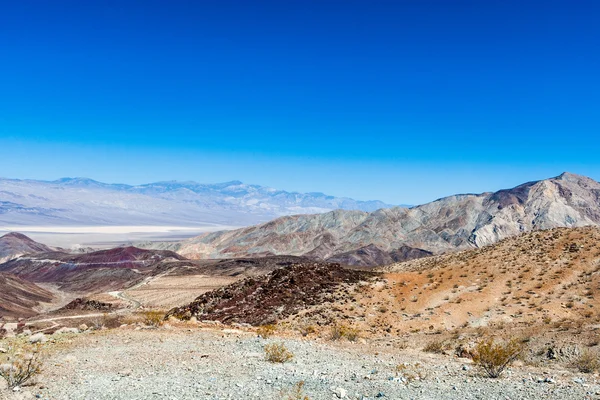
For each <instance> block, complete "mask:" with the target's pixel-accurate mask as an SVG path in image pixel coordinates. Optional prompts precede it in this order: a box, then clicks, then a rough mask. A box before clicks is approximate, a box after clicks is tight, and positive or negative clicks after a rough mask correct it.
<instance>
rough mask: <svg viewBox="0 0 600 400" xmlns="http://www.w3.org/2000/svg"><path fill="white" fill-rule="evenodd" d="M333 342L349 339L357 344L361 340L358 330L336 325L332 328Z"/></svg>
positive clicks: (331, 336)
mask: <svg viewBox="0 0 600 400" xmlns="http://www.w3.org/2000/svg"><path fill="white" fill-rule="evenodd" d="M330 338H331V340H340V339H344V338H345V339H348V340H349V341H350V342H355V341H357V340H358V338H359V331H358V329H356V328H353V327H350V326H348V325H344V324H335V325H334V326H333V327H332V328H331V335H330Z"/></svg>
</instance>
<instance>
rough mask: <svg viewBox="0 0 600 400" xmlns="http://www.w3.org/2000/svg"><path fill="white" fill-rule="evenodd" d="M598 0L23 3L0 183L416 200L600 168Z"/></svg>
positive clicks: (9, 46) (9, 9)
mask: <svg viewBox="0 0 600 400" xmlns="http://www.w3.org/2000/svg"><path fill="white" fill-rule="evenodd" d="M598 20H600V3H598V2H594V1H577V2H572V1H561V2H559V1H428V0H419V1H400V0H396V1H348V0H339V1H327V0H320V1H308V0H304V1H292V0H290V1H288V0H286V1H239V2H233V1H226V0H219V1H175V2H173V1H149V0H144V1H127V0H123V1H62V0H59V1H53V2H49V1H19V2H3V4H2V17H1V23H0V57H2V59H1V61H2V62H0V176H4V177H11V178H37V179H56V178H59V177H64V176H87V177H90V178H94V179H97V180H101V181H107V182H123V183H145V182H151V181H158V180H172V179H176V180H195V181H199V182H206V183H211V182H220V181H227V180H234V179H239V180H242V181H245V182H248V183H257V184H263V185H269V186H273V187H277V188H281V189H286V190H296V191H321V192H325V193H329V194H333V195H345V196H350V197H355V198H358V199H381V200H384V201H387V202H390V203H396V204H399V203H409V204H418V203H422V202H426V201H430V200H433V199H435V198H438V197H441V196H445V195H450V194H453V193H461V192H481V191H488V190H496V189H500V188H504V187H510V186H514V185H516V184H519V183H522V182H525V181H528V180H534V179H541V178H546V177H550V176H555V175H558V174H560V173H561V172H563V171H571V172H576V173H581V174H584V175H588V176H591V177H592V178H595V179H600V156H599V154H600V153H599V150H600V74H599V73H598V71H600V26H599V24H598Z"/></svg>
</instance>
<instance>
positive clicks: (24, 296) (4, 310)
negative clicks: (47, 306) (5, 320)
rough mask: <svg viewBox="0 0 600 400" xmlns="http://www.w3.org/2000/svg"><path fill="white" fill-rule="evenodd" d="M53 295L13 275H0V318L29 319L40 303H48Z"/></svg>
mask: <svg viewBox="0 0 600 400" xmlns="http://www.w3.org/2000/svg"><path fill="white" fill-rule="evenodd" d="M53 297H54V296H53V294H52V293H51V292H49V291H47V290H45V289H42V288H41V287H39V286H37V285H35V284H33V283H31V282H27V281H25V280H23V279H21V278H19V277H17V276H15V275H12V274H6V273H0V317H3V316H9V317H30V316H32V315H35V314H37V313H36V312H35V311H34V309H35V308H36V307H37V306H38V305H39V304H40V303H49V302H50V301H52V299H53Z"/></svg>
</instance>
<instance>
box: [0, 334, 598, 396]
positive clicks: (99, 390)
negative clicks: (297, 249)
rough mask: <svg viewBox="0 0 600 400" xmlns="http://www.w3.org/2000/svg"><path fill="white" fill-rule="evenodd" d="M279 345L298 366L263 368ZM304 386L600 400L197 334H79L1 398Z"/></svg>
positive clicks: (342, 346)
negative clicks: (269, 350)
mask: <svg viewBox="0 0 600 400" xmlns="http://www.w3.org/2000/svg"><path fill="white" fill-rule="evenodd" d="M273 342H283V343H284V344H285V346H286V347H287V348H288V349H289V350H290V351H291V352H292V353H293V354H294V358H293V359H292V361H290V362H287V363H285V364H273V363H270V362H267V361H265V359H264V350H263V347H264V345H265V344H267V343H273ZM404 363H407V366H406V368H405V370H404V372H403V373H397V371H396V366H397V365H399V364H404ZM417 363H419V365H415V364H417ZM419 374H420V375H422V376H423V378H422V379H418V380H412V381H411V382H407V379H405V378H408V377H409V375H412V376H413V377H415V376H416V375H419ZM299 381H304V382H305V386H304V393H305V394H306V395H307V396H309V398H310V399H312V400H316V399H337V398H347V399H374V398H383V399H385V398H389V399H461V400H465V399H588V398H589V399H593V398H598V399H600V385H599V384H598V381H597V376H594V375H584V374H574V373H572V372H569V371H558V370H555V369H554V370H550V369H546V370H544V369H541V368H530V367H515V368H513V370H511V371H509V374H507V375H506V377H504V378H502V379H487V378H483V377H480V376H478V373H477V371H476V370H475V369H473V368H472V366H471V364H470V362H469V361H468V360H463V359H456V358H453V357H449V356H438V355H431V354H426V353H423V352H421V351H417V350H411V349H404V350H393V349H392V348H391V347H387V346H380V347H377V346H374V345H370V344H367V343H358V344H350V343H348V342H345V343H343V342H340V343H330V342H318V341H315V340H300V339H279V338H274V337H273V338H269V339H262V338H259V337H256V335H254V334H252V333H247V332H243V331H236V330H223V331H221V330H202V329H198V328H193V329H185V328H172V329H159V330H133V329H128V328H125V329H118V330H113V331H104V332H100V333H84V334H79V335H77V336H75V337H74V338H73V341H72V343H70V344H68V345H66V346H64V347H61V348H60V349H59V350H58V351H56V352H53V354H52V355H51V356H50V358H49V359H48V361H47V363H46V368H45V371H44V373H43V374H42V375H41V376H40V377H39V379H38V384H37V385H36V386H32V387H27V388H23V390H22V391H21V392H18V393H12V392H7V391H6V390H2V389H0V392H2V393H3V394H0V398H3V397H5V398H6V399H10V400H13V399H27V398H36V397H37V398H42V399H52V400H54V399H98V400H101V399H111V400H112V399H173V400H174V399H177V400H183V399H278V400H280V399H286V398H287V397H286V396H287V393H288V392H289V390H290V389H291V388H292V387H293V386H294V385H295V384H296V383H297V382H299Z"/></svg>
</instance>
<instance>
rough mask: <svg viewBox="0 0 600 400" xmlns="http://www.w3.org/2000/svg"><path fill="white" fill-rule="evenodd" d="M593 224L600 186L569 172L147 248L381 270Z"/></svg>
mask: <svg viewBox="0 0 600 400" xmlns="http://www.w3.org/2000/svg"><path fill="white" fill-rule="evenodd" d="M585 225H596V226H597V225H600V183H598V182H596V181H594V180H592V179H590V178H587V177H584V176H580V175H575V174H571V173H563V174H561V175H560V176H558V177H555V178H551V179H546V180H541V181H536V182H529V183H525V184H523V185H520V186H517V187H515V188H512V189H507V190H500V191H497V192H494V193H482V194H461V195H455V196H450V197H445V198H442V199H439V200H436V201H434V202H431V203H428V204H424V205H421V206H416V207H412V208H410V209H407V208H400V207H394V208H384V209H379V210H376V211H373V212H364V211H347V210H336V211H331V212H328V213H323V214H315V215H296V216H286V217H281V218H278V219H275V220H273V221H270V222H267V223H265V224H261V225H257V226H251V227H247V228H242V229H237V230H233V231H221V232H213V233H206V234H203V235H200V236H197V237H195V238H191V239H188V240H184V241H181V242H175V243H147V244H140V245H142V246H146V247H149V248H158V249H167V250H173V251H175V252H178V253H179V254H181V255H183V256H185V257H188V258H235V257H248V256H253V255H254V256H265V255H281V254H286V255H295V256H306V257H311V258H314V259H319V260H330V261H338V262H344V263H348V264H354V265H380V264H385V263H391V262H394V261H403V260H406V259H413V258H419V257H422V256H426V255H430V254H432V253H433V254H440V253H444V252H449V251H456V250H461V249H468V248H475V247H482V246H485V245H488V244H492V243H495V242H497V241H499V240H501V239H504V238H507V237H510V236H514V235H518V234H520V233H523V232H527V231H532V230H539V229H549V228H556V227H578V226H585Z"/></svg>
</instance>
